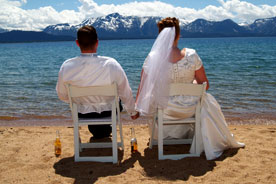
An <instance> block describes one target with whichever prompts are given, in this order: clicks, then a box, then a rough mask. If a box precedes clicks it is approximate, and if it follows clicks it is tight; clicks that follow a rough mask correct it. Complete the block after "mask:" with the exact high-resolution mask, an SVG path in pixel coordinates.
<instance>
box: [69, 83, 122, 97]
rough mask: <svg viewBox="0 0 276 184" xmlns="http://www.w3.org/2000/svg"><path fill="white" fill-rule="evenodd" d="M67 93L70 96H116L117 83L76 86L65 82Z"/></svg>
mask: <svg viewBox="0 0 276 184" xmlns="http://www.w3.org/2000/svg"><path fill="white" fill-rule="evenodd" d="M67 89H68V95H69V96H70V97H72V98H75V97H83V96H118V93H117V85H116V84H114V83H113V84H111V85H105V86H89V87H77V86H73V85H70V84H67Z"/></svg>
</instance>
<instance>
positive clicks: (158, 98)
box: [136, 27, 175, 116]
mask: <svg viewBox="0 0 276 184" xmlns="http://www.w3.org/2000/svg"><path fill="white" fill-rule="evenodd" d="M174 39H175V27H166V28H164V29H163V30H162V31H161V32H160V33H159V35H158V37H157V38H156V40H155V42H154V44H153V46H152V48H151V51H150V53H149V54H148V56H147V58H146V59H145V62H144V65H143V71H142V76H141V82H140V86H139V89H138V90H139V96H138V98H137V99H136V110H137V111H139V112H140V113H141V115H143V116H148V115H152V114H153V113H154V112H155V111H156V109H157V107H158V106H159V107H162V108H165V107H167V105H168V100H169V74H170V68H171V66H172V63H171V62H170V61H171V51H172V47H173V42H174Z"/></svg>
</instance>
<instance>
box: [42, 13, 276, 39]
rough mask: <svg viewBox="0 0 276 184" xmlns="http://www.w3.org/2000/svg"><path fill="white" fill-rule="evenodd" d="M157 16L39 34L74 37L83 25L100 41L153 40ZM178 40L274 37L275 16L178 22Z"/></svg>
mask: <svg viewBox="0 0 276 184" xmlns="http://www.w3.org/2000/svg"><path fill="white" fill-rule="evenodd" d="M161 19H162V18H161V17H137V16H122V15H120V14H118V13H113V14H110V15H107V16H103V17H98V18H90V19H86V20H84V21H83V22H82V23H80V24H78V25H70V24H57V25H52V26H48V27H46V28H45V29H44V30H43V31H44V32H46V33H49V34H54V35H70V36H74V37H75V36H76V32H77V30H78V29H79V28H80V27H82V26H84V25H92V26H94V27H95V28H96V29H97V32H98V35H99V38H100V39H120V38H155V37H156V36H157V34H158V28H157V25H156V24H157V22H158V21H159V20H161ZM179 21H180V28H181V36H182V37H231V36H232V37H235V36H276V17H274V18H266V19H258V20H256V21H255V22H254V23H252V24H240V25H239V24H237V23H235V22H234V21H232V20H230V19H226V20H223V21H208V20H205V19H197V20H195V21H193V22H187V21H186V20H185V19H179Z"/></svg>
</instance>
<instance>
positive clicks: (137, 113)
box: [130, 112, 140, 120]
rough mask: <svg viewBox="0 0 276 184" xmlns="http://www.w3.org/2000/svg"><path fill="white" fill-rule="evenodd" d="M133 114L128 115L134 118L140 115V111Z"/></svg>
mask: <svg viewBox="0 0 276 184" xmlns="http://www.w3.org/2000/svg"><path fill="white" fill-rule="evenodd" d="M133 114H134V115H132V116H130V117H131V119H132V120H136V119H137V118H139V116H140V113H139V112H136V113H133Z"/></svg>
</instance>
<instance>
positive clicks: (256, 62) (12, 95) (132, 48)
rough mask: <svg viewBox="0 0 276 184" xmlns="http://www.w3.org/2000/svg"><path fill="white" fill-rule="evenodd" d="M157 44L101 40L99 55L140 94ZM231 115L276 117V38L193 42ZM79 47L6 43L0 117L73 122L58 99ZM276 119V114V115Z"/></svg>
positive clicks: (1, 49)
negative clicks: (65, 66) (61, 74)
mask: <svg viewBox="0 0 276 184" xmlns="http://www.w3.org/2000/svg"><path fill="white" fill-rule="evenodd" d="M153 42H154V40H152V39H148V40H147V39H146V40H102V41H101V40H100V43H99V48H98V54H99V55H105V56H110V57H113V58H115V59H116V60H117V61H118V62H119V63H120V64H121V65H122V67H123V69H124V70H125V72H126V74H127V76H128V79H129V82H130V85H131V87H132V89H133V94H134V96H135V95H136V91H137V87H138V85H139V79H140V72H141V67H142V64H143V62H144V59H145V58H146V56H147V54H148V52H149V51H150V49H151V46H152V44H153ZM179 47H180V48H183V47H188V48H193V49H196V50H197V52H198V54H199V56H200V57H201V59H202V61H203V64H204V67H205V70H206V74H207V77H208V79H209V81H210V89H209V93H211V94H212V95H213V96H215V98H216V99H217V100H218V102H219V103H220V104H221V107H222V110H223V112H224V113H225V114H226V116H233V115H234V116H235V115H239V114H244V113H246V114H272V115H273V114H275V113H276V37H269V38H268V37H265V38H189V39H180V41H179ZM79 53H80V52H79V49H78V47H77V46H76V45H75V42H45V43H16V44H0V96H1V100H0V118H1V117H2V118H3V117H7V116H8V117H25V116H34V115H37V116H46V117H47V116H65V117H69V116H70V112H69V106H68V105H67V104H65V103H63V102H61V101H60V100H59V99H58V98H57V95H56V91H55V86H56V81H57V76H58V71H59V68H60V66H61V64H62V63H63V62H64V61H65V60H66V59H68V58H71V57H75V56H77V55H79ZM274 116H276V115H274Z"/></svg>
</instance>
